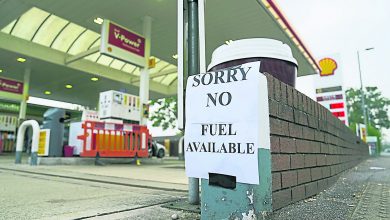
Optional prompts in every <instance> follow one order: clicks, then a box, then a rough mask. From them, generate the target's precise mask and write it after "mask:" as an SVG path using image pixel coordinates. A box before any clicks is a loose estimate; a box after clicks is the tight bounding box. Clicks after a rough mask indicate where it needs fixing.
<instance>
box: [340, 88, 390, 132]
mask: <svg viewBox="0 0 390 220" xmlns="http://www.w3.org/2000/svg"><path fill="white" fill-rule="evenodd" d="M361 94H362V91H361V89H353V88H351V89H348V90H347V91H346V95H347V97H346V98H347V109H348V119H349V122H350V123H362V124H364V117H363V111H362V105H361ZM364 100H365V108H366V110H367V116H368V117H367V120H368V122H369V124H370V125H372V126H373V127H374V128H376V129H377V130H379V131H380V130H381V129H382V128H386V129H388V128H390V120H389V117H388V115H387V112H388V110H389V106H390V100H389V99H387V98H385V97H382V93H381V92H380V91H378V87H366V89H365V91H364Z"/></svg>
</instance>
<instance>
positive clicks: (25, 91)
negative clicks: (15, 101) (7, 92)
mask: <svg viewBox="0 0 390 220" xmlns="http://www.w3.org/2000/svg"><path fill="white" fill-rule="evenodd" d="M30 74H31V68H30V67H26V68H25V69H24V76H23V100H22V101H21V102H20V110H19V125H20V124H21V123H22V121H23V120H25V119H26V112H27V99H28V90H29V88H30Z"/></svg>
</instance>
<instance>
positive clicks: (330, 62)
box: [318, 58, 337, 76]
mask: <svg viewBox="0 0 390 220" xmlns="http://www.w3.org/2000/svg"><path fill="white" fill-rule="evenodd" d="M318 64H319V65H320V67H321V73H320V76H330V75H333V74H334V71H335V70H336V69H337V63H336V61H335V60H334V59H332V58H323V59H321V60H320V62H318Z"/></svg>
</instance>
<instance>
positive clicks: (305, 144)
mask: <svg viewBox="0 0 390 220" xmlns="http://www.w3.org/2000/svg"><path fill="white" fill-rule="evenodd" d="M296 145H297V152H298V153H312V152H313V149H312V148H311V147H310V141H307V140H300V139H297V140H296Z"/></svg>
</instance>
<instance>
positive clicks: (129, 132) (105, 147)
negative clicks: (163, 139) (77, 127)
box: [77, 121, 152, 157]
mask: <svg viewBox="0 0 390 220" xmlns="http://www.w3.org/2000/svg"><path fill="white" fill-rule="evenodd" d="M82 128H83V130H84V134H83V135H80V136H78V137H77V138H78V139H80V140H82V141H83V152H81V153H80V156H82V157H95V156H96V155H97V153H99V156H100V157H135V156H137V157H148V148H149V144H150V143H151V139H152V137H151V135H150V133H149V130H148V128H147V127H146V126H141V125H136V124H114V123H106V122H93V121H85V122H84V123H83V124H82Z"/></svg>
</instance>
